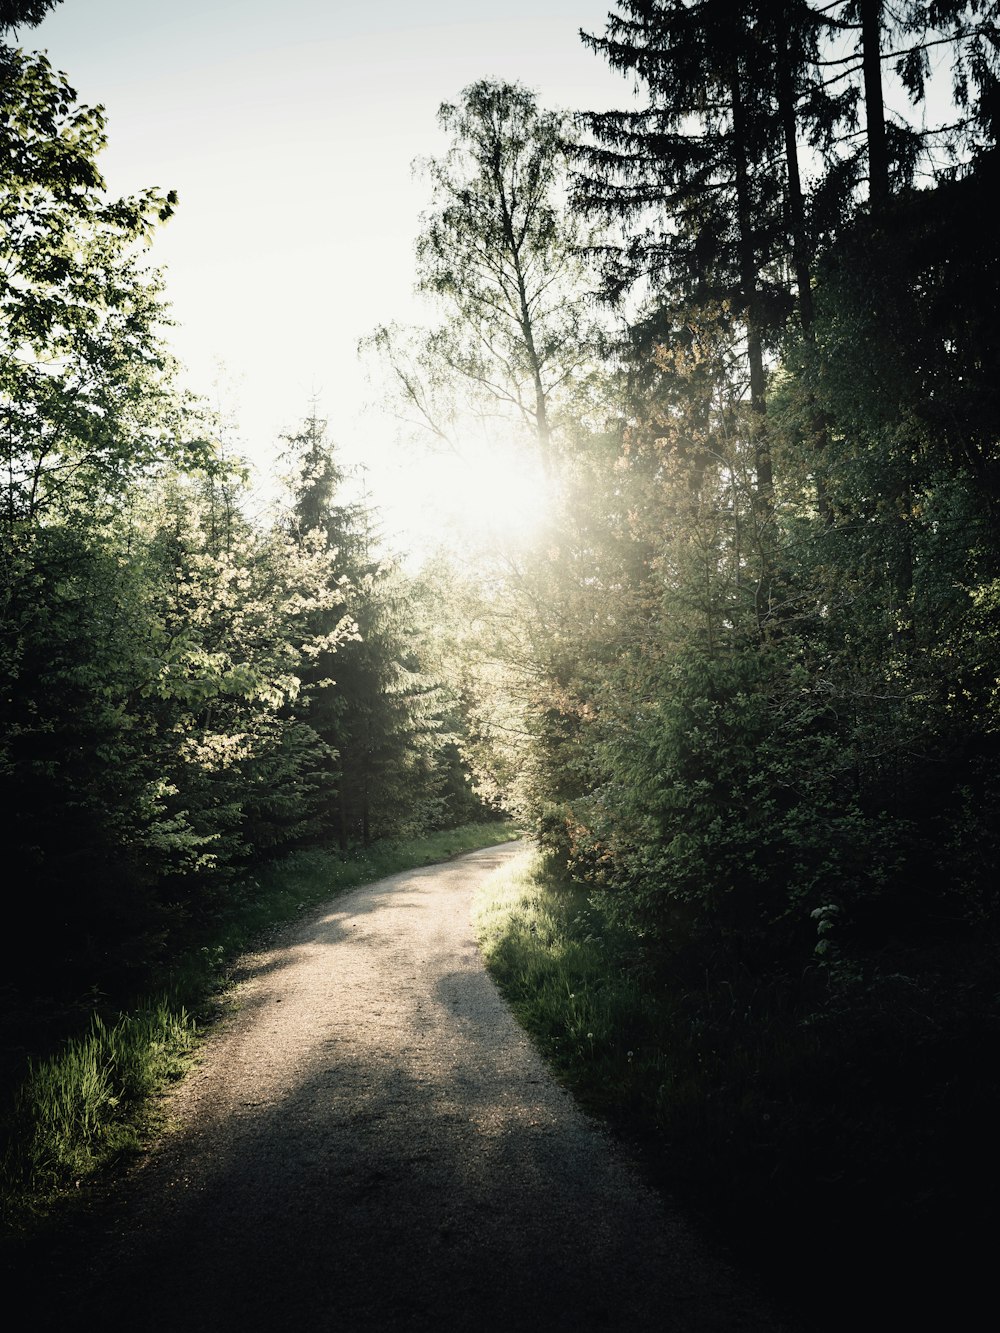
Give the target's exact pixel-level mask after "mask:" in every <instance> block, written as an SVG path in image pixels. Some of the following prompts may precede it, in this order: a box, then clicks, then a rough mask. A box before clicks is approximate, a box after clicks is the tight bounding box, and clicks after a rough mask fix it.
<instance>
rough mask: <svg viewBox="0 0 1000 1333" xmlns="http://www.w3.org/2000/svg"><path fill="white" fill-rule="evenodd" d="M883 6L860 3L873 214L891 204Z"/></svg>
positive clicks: (867, 0) (878, 1) (879, 0)
mask: <svg viewBox="0 0 1000 1333" xmlns="http://www.w3.org/2000/svg"><path fill="white" fill-rule="evenodd" d="M882 4H883V0H859V9H860V13H861V62H862V69H863V71H864V80H865V132H866V135H867V138H868V202H869V205H870V206H871V210H872V212H873V213H877V212H879V211H880V210H881V209H883V208H884V207H885V205H886V204H887V203H888V202H889V149H888V145H887V143H886V137H885V106H884V104H883V101H882Z"/></svg>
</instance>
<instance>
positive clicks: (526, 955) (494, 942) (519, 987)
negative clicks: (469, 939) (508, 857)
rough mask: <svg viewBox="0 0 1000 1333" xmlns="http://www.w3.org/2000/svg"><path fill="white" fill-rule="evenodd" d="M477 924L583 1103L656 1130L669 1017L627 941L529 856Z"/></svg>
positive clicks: (510, 870) (501, 879)
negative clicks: (653, 992)
mask: <svg viewBox="0 0 1000 1333" xmlns="http://www.w3.org/2000/svg"><path fill="white" fill-rule="evenodd" d="M474 918H475V925H476V933H477V936H478V938H479V943H480V948H481V949H482V951H483V956H484V958H485V960H486V965H487V967H488V968H489V970H490V972H491V973H492V974H493V976H494V978H495V979H496V981H497V983H498V985H499V986H500V989H501V990H502V992H503V993H504V995H505V997H506V998H507V1000H508V1002H509V1003H510V1005H511V1008H512V1009H513V1010H514V1013H515V1014H516V1015H517V1017H518V1019H519V1021H520V1022H521V1024H522V1025H523V1026H524V1027H525V1028H526V1030H527V1031H528V1032H529V1033H530V1035H531V1036H532V1037H533V1039H534V1040H535V1042H536V1044H537V1045H538V1046H539V1047H540V1049H541V1050H542V1052H543V1053H544V1054H545V1055H546V1056H547V1057H548V1058H549V1060H550V1061H551V1062H552V1064H553V1065H554V1067H555V1068H556V1070H557V1071H558V1072H559V1074H560V1075H561V1076H562V1077H563V1079H564V1080H565V1081H566V1082H567V1083H569V1084H570V1085H571V1086H572V1088H573V1090H574V1092H575V1093H576V1095H577V1096H578V1097H579V1098H580V1100H581V1101H583V1102H584V1104H586V1105H587V1106H588V1107H589V1108H590V1109H592V1110H595V1111H598V1112H603V1113H604V1114H607V1115H611V1116H613V1117H614V1118H616V1119H620V1120H625V1121H629V1122H631V1123H632V1124H633V1125H634V1126H639V1125H643V1124H644V1125H650V1124H652V1123H654V1122H655V1118H656V1106H657V1101H658V1099H659V1097H660V1095H661V1092H662V1089H663V1087H664V1085H665V1083H666V1082H667V1080H668V1078H669V1070H670V1063H671V1062H670V1058H669V1055H668V1051H667V1047H666V1045H665V1034H666V1032H667V1031H668V1030H669V1026H670V1025H669V1017H670V1015H669V1012H668V1011H669V1006H668V1004H667V1001H666V1000H665V999H664V998H659V997H654V996H652V995H651V994H650V988H649V985H648V983H647V978H646V976H645V974H644V972H643V969H642V968H641V967H640V966H639V965H638V959H637V957H636V949H635V943H634V940H632V939H631V938H630V937H628V936H627V935H625V934H624V933H623V932H621V931H620V930H616V929H615V928H614V927H613V926H612V925H611V924H610V923H609V922H608V921H607V919H606V918H605V917H604V915H603V914H602V913H601V912H600V910H599V909H598V908H597V907H596V906H595V905H594V904H593V903H591V902H590V901H589V898H588V894H587V891H586V890H584V889H582V888H580V887H578V886H573V885H570V884H566V883H563V882H560V881H559V880H558V878H556V877H554V876H553V875H552V873H551V871H550V869H548V868H547V867H546V865H545V861H544V857H543V856H542V855H541V853H539V852H537V851H534V850H532V849H526V851H525V852H524V854H523V855H522V856H519V857H518V858H517V859H516V860H515V861H513V862H512V863H510V864H509V865H508V866H505V867H504V868H503V869H502V870H500V871H498V872H497V873H496V874H495V875H493V876H491V877H490V879H489V880H488V881H487V882H486V883H485V884H484V885H483V886H482V888H481V889H480V891H479V893H478V895H477V898H476V902H475V907H474Z"/></svg>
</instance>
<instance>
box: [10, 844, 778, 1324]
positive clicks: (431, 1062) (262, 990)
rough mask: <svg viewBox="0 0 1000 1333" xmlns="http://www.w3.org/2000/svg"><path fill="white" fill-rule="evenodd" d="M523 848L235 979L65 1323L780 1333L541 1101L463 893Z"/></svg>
mask: <svg viewBox="0 0 1000 1333" xmlns="http://www.w3.org/2000/svg"><path fill="white" fill-rule="evenodd" d="M517 851H518V846H517V844H515V843H510V844H505V845H504V846H502V847H494V848H489V849H487V850H485V851H480V852H473V853H470V854H468V855H465V856H462V857H460V858H458V859H456V860H454V861H451V862H449V863H447V864H445V865H439V866H431V867H427V868H424V869H419V870H412V871H407V872H405V873H403V874H398V875H393V876H391V877H390V878H388V879H384V880H381V881H379V882H378V883H376V884H372V885H369V886H367V887H365V888H361V889H358V890H355V891H354V892H352V893H350V894H348V895H346V896H344V897H341V898H338V899H336V900H334V901H333V902H331V903H330V904H329V906H328V907H327V908H326V909H325V910H322V911H321V912H319V913H318V914H315V915H311V916H310V917H309V919H308V920H303V921H301V922H300V923H298V924H297V925H296V926H295V927H293V928H292V929H290V930H289V931H287V932H285V933H284V934H283V935H282V936H281V937H280V938H279V939H278V940H277V941H276V942H275V943H274V944H273V946H272V947H270V948H268V949H267V950H266V951H264V952H261V953H258V954H254V955H251V956H248V957H246V958H245V959H243V960H242V964H241V967H240V973H239V981H238V985H237V988H236V991H235V1002H234V1004H233V1006H232V1008H231V1010H230V1012H229V1013H228V1014H227V1016H226V1017H225V1018H224V1019H223V1020H222V1021H221V1022H220V1023H219V1024H218V1026H217V1027H216V1028H215V1029H214V1030H213V1032H212V1033H211V1035H210V1036H209V1037H208V1039H207V1041H206V1043H205V1045H204V1047H203V1051H202V1056H201V1060H200V1063H199V1064H198V1065H197V1067H196V1068H195V1069H194V1071H193V1072H192V1074H191V1075H190V1076H189V1077H188V1078H187V1079H185V1080H184V1081H183V1083H182V1084H180V1085H179V1086H178V1087H177V1088H176V1089H175V1090H174V1091H173V1092H172V1093H171V1094H170V1098H169V1105H168V1111H169V1114H170V1118H171V1122H172V1129H171V1130H170V1132H168V1133H167V1134H166V1135H165V1136H164V1137H163V1139H162V1140H161V1142H160V1144H159V1145H158V1146H157V1148H156V1149H155V1151H153V1152H152V1153H150V1154H149V1156H148V1157H147V1158H146V1159H145V1161H144V1162H143V1164H142V1165H141V1166H140V1168H138V1169H137V1170H136V1171H134V1172H133V1173H132V1174H131V1176H130V1178H129V1179H128V1180H127V1181H126V1182H125V1184H124V1186H123V1187H122V1189H121V1191H120V1194H119V1196H118V1197H116V1198H114V1199H113V1200H112V1201H111V1203H110V1204H108V1205H106V1206H105V1208H104V1210H103V1212H102V1214H101V1216H100V1219H98V1217H94V1218H93V1219H92V1222H93V1223H95V1224H97V1230H98V1231H100V1232H101V1233H102V1234H101V1235H100V1236H99V1238H98V1240H97V1242H96V1243H94V1244H93V1245H88V1246H86V1247H84V1250H83V1251H80V1250H77V1251H76V1253H77V1256H78V1258H81V1259H82V1260H83V1261H85V1263H86V1267H87V1274H88V1275H87V1277H86V1278H85V1279H81V1278H80V1277H79V1274H77V1276H76V1277H75V1278H74V1279H73V1293H74V1295H73V1304H74V1307H75V1310H76V1314H77V1318H76V1319H74V1320H73V1321H72V1323H76V1322H79V1323H80V1324H82V1325H84V1326H89V1325H91V1324H93V1325H94V1326H96V1327H98V1328H100V1329H101V1330H102V1331H103V1333H108V1331H109V1330H117V1329H122V1330H124V1329H129V1330H135V1333H146V1331H147V1330H148V1331H149V1333H155V1331H157V1330H168V1329H169V1330H178V1331H180V1330H183V1331H184V1333H198V1331H200V1330H205V1333H208V1331H209V1330H212V1333H224V1331H225V1330H243V1331H244V1333H247V1331H248V1330H258V1329H260V1330H284V1329H288V1330H300V1329H301V1330H382V1329H386V1330H390V1329H434V1330H466V1329H468V1330H491V1329H498V1330H500V1329H505V1330H522V1329H523V1330H528V1329H531V1330H563V1329H565V1330H588V1329H627V1330H645V1329H658V1330H664V1331H665V1333H666V1331H668V1330H669V1331H673V1330H684V1331H685V1333H695V1331H697V1333H701V1331H702V1330H705V1331H708V1330H718V1331H720V1333H721V1331H722V1330H726V1331H727V1333H728V1331H729V1330H740V1331H743V1330H747V1331H749V1330H759V1331H761V1333H763V1331H764V1330H768V1331H771V1330H779V1329H787V1325H785V1324H783V1323H782V1322H781V1321H780V1320H779V1319H778V1318H777V1317H776V1316H775V1315H773V1314H771V1313H769V1312H768V1311H767V1310H766V1309H765V1308H764V1307H763V1305H762V1304H761V1303H760V1301H759V1300H758V1299H757V1298H756V1297H755V1295H754V1294H753V1293H752V1292H749V1291H748V1290H746V1289H745V1288H744V1287H743V1286H742V1285H741V1283H740V1282H739V1281H738V1280H737V1279H736V1278H735V1277H734V1276H733V1275H732V1273H730V1272H729V1271H728V1270H727V1269H726V1268H725V1266H724V1265H722V1264H721V1263H720V1262H719V1261H717V1260H716V1259H715V1258H714V1257H712V1256H711V1255H709V1254H708V1253H707V1252H706V1251H705V1249H704V1248H703V1246H702V1245H701V1243H700V1242H699V1241H698V1240H697V1238H696V1237H695V1236H694V1235H693V1233H692V1232H691V1230H690V1229H689V1227H688V1226H687V1225H686V1224H685V1222H684V1221H683V1220H682V1219H681V1218H680V1217H679V1216H678V1215H676V1214H674V1213H673V1212H672V1211H671V1209H670V1207H669V1205H666V1204H664V1202H663V1201H662V1200H661V1199H660V1198H659V1196H658V1195H656V1194H655V1193H654V1192H653V1191H652V1190H650V1189H649V1188H647V1187H646V1186H645V1185H643V1184H642V1183H641V1181H640V1180H639V1178H638V1177H637V1175H636V1174H635V1173H634V1172H633V1171H632V1170H631V1168H630V1167H629V1165H628V1163H627V1162H626V1161H625V1160H624V1158H623V1157H622V1155H621V1154H620V1153H619V1152H618V1151H617V1150H616V1149H615V1147H614V1146H613V1144H612V1143H611V1141H610V1139H609V1138H608V1136H607V1135H606V1134H605V1133H604V1132H603V1131H602V1130H601V1129H600V1128H599V1127H598V1126H596V1125H595V1124H594V1122H593V1121H591V1120H590V1119H589V1118H587V1117H586V1116H585V1115H583V1114H582V1113H581V1112H580V1111H579V1110H578V1109H577V1108H576V1106H575V1104H574V1102H573V1101H572V1098H571V1097H570V1096H569V1095H568V1094H567V1093H566V1092H565V1091H564V1090H563V1089H561V1088H560V1087H559V1086H558V1085H557V1084H556V1083H555V1082H554V1080H553V1079H552V1077H551V1075H550V1074H549V1072H548V1070H547V1068H546V1066H545V1065H544V1063H543V1061H542V1060H541V1058H540V1057H539V1055H538V1054H537V1053H536V1052H535V1050H534V1048H533V1047H532V1046H531V1044H530V1042H529V1040H528V1039H527V1037H526V1036H525V1035H524V1033H523V1032H522V1031H521V1029H520V1028H519V1027H518V1025H517V1023H516V1022H515V1020H514V1019H513V1017H512V1016H511V1014H510V1012H509V1010H508V1009H507V1007H506V1005H505V1004H504V1002H503V1000H502V999H501V998H500V996H499V994H498V992H497V990H496V988H495V987H494V985H493V983H492V981H491V980H490V978H489V977H488V975H487V973H486V972H485V970H484V967H483V964H482V961H481V959H480V956H479V952H478V950H477V948H476V944H475V940H474V936H473V932H472V927H471V924H470V919H469V914H470V900H471V896H472V893H473V890H474V888H475V887H476V885H477V883H478V882H479V881H480V880H481V878H482V877H483V876H485V875H487V874H488V873H490V872H491V871H492V870H493V869H494V868H496V867H498V866H500V865H501V864H502V863H504V862H505V861H507V860H508V859H509V858H510V857H512V856H513V855H515V854H516V853H517ZM92 1229H93V1228H92ZM53 1271H54V1272H55V1270H53ZM36 1308H37V1307H36ZM59 1323H60V1325H61V1326H62V1327H71V1326H72V1323H68V1322H67V1321H66V1312H65V1310H64V1311H63V1314H62V1316H61V1317H60V1319H59Z"/></svg>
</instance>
